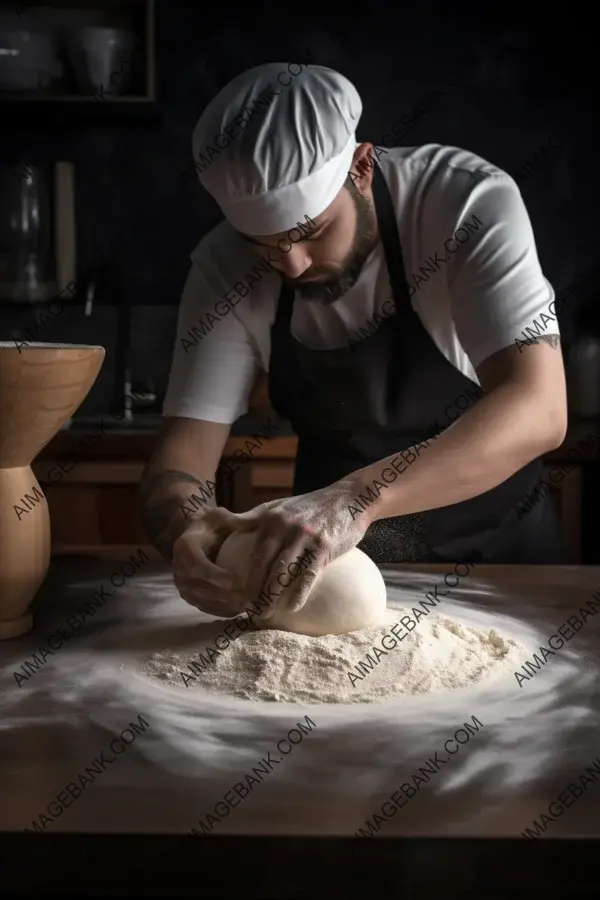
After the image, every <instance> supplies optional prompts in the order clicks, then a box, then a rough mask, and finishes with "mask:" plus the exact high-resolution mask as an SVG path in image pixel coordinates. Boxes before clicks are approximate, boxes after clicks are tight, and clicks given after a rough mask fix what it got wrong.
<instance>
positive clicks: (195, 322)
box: [163, 264, 260, 424]
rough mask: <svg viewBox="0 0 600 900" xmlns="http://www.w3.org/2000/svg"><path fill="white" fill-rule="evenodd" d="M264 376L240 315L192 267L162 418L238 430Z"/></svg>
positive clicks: (182, 303)
mask: <svg viewBox="0 0 600 900" xmlns="http://www.w3.org/2000/svg"><path fill="white" fill-rule="evenodd" d="M259 370H260V364H259V358H258V353H257V351H256V348H255V347H254V345H253V343H252V339H251V337H250V335H249V334H248V331H247V329H246V328H245V326H244V325H243V324H242V323H241V322H240V321H239V319H238V318H237V317H236V315H235V309H234V308H229V307H228V306H227V305H226V304H224V303H223V300H222V299H221V300H219V296H218V295H217V294H216V293H215V292H214V291H213V290H211V288H210V286H209V283H208V279H207V278H206V277H205V275H204V274H203V272H202V270H201V268H200V267H199V266H198V265H197V264H193V265H192V268H191V270H190V272H189V274H188V277H187V280H186V283H185V286H184V289H183V294H182V299H181V304H180V307H179V314H178V320H177V332H176V341H175V349H174V353H173V362H172V364H171V372H170V376H169V383H168V387H167V392H166V395H165V400H164V404H163V415H165V416H181V417H184V418H190V419H205V420H207V421H209V422H219V423H224V424H233V422H235V421H236V419H238V418H239V417H240V416H242V415H244V413H246V412H247V411H248V398H249V396H250V392H251V390H252V387H253V385H254V382H255V380H256V377H257V375H258V372H259Z"/></svg>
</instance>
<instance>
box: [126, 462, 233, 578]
mask: <svg viewBox="0 0 600 900" xmlns="http://www.w3.org/2000/svg"><path fill="white" fill-rule="evenodd" d="M201 484H202V479H200V478H198V477H197V476H195V475H192V474H191V473H190V472H181V471H178V470H175V469H167V470H163V471H159V472H154V473H153V472H149V473H147V474H146V473H145V474H144V476H143V478H142V482H141V485H140V513H141V517H142V523H143V525H144V529H145V531H146V534H147V535H148V537H149V539H150V541H151V542H152V544H153V545H154V547H156V549H157V550H158V552H159V553H160V554H161V555H162V556H163V557H164V558H165V559H166V560H167V562H172V561H173V544H174V543H175V541H176V540H177V538H178V537H179V535H180V534H182V532H183V531H184V530H185V528H186V526H187V524H188V522H189V521H190V519H191V518H193V515H188V514H187V513H186V512H184V507H185V504H186V503H187V502H189V499H190V494H192V493H193V490H194V488H195V489H197V490H202V495H203V496H202V505H203V506H215V505H216V504H215V498H214V495H212V496H207V494H206V493H205V491H204V490H203V489H201V488H200V485H201Z"/></svg>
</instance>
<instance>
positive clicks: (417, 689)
mask: <svg viewBox="0 0 600 900" xmlns="http://www.w3.org/2000/svg"><path fill="white" fill-rule="evenodd" d="M408 612H410V610H405V609H402V608H395V609H389V608H388V610H387V611H386V622H385V624H384V625H379V626H377V627H375V628H367V629H364V630H362V631H355V632H352V633H351V634H345V635H325V636H324V637H308V636H307V635H301V634H292V633H291V632H287V631H276V630H264V631H263V630H260V629H257V630H254V631H253V630H250V629H249V630H248V631H246V632H244V633H243V634H241V635H240V636H239V637H238V638H237V639H236V640H235V641H234V642H233V643H232V644H230V645H229V647H227V649H225V650H223V651H221V652H220V653H218V654H216V653H215V654H214V655H213V656H212V661H211V662H210V663H208V665H207V664H206V662H207V660H206V654H204V656H205V659H204V663H202V662H201V663H200V666H198V664H197V663H198V660H199V654H200V652H201V651H202V650H204V649H205V648H204V647H203V646H198V645H195V646H194V647H188V648H186V649H185V650H183V649H178V650H165V651H162V652H160V653H154V654H153V655H152V656H151V657H149V658H148V659H146V660H145V661H144V662H143V663H142V671H143V673H144V674H145V675H146V676H149V677H150V678H153V679H158V680H159V681H161V682H164V683H168V684H172V685H178V686H179V687H181V688H187V689H188V690H194V689H195V688H200V689H204V690H206V691H210V692H211V693H218V694H229V695H230V696H234V697H240V698H242V699H244V700H268V701H283V702H291V703H294V702H304V703H373V702H376V701H381V700H384V699H386V698H389V697H392V696H394V695H397V694H428V693H433V692H438V691H451V690H455V689H457V688H463V687H470V686H472V685H475V684H478V683H479V682H481V681H484V680H487V679H490V678H492V677H497V676H500V675H507V674H509V673H512V672H514V670H515V669H516V668H518V667H519V665H520V664H521V662H522V659H523V655H524V654H525V653H526V650H525V648H524V647H523V646H521V645H520V644H518V643H517V642H516V641H513V640H510V639H508V638H502V637H501V636H500V635H499V634H497V633H496V632H495V631H493V630H489V631H487V630H484V629H481V628H470V627H467V626H464V625H460V624H459V623H458V622H456V621H454V620H453V619H448V618H446V617H445V616H431V618H430V619H427V620H426V621H424V622H420V623H419V625H418V626H417V627H416V628H415V629H414V631H413V632H411V633H410V634H408V633H404V635H403V629H402V626H399V627H398V628H397V629H396V633H397V634H398V633H400V637H403V640H401V641H399V640H398V639H397V638H396V637H394V635H392V634H391V632H390V628H391V627H392V626H393V625H394V624H395V623H397V622H399V619H400V617H401V616H403V615H404V614H405V613H408ZM220 623H221V628H220V630H222V627H223V626H224V625H225V624H226V621H225V620H223V619H222V620H220ZM386 636H387V637H386ZM382 640H383V644H382ZM394 640H396V646H395V647H393V642H394ZM386 647H388V648H390V647H393V649H387V650H386V649H385V648H386ZM375 650H377V652H375ZM194 663H196V665H195V666H194ZM361 664H362V665H361ZM188 666H191V668H188ZM194 673H195V674H194Z"/></svg>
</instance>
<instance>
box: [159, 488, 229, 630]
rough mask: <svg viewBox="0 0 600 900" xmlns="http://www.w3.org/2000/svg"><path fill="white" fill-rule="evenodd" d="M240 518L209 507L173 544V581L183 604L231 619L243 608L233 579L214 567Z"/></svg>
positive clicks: (220, 509)
mask: <svg viewBox="0 0 600 900" xmlns="http://www.w3.org/2000/svg"><path fill="white" fill-rule="evenodd" d="M237 519H238V516H236V515H234V514H233V513H231V512H229V510H227V509H224V508H223V507H220V506H218V507H207V508H206V509H205V510H204V512H202V513H200V514H199V515H198V516H195V517H194V518H193V519H191V520H190V524H189V525H188V526H187V528H186V529H185V531H184V532H183V533H182V534H181V535H180V536H179V537H178V538H177V540H176V541H175V543H174V544H173V579H174V581H175V587H176V588H177V590H178V591H179V593H180V595H181V597H182V599H183V600H185V601H186V602H187V603H189V604H190V605H191V606H195V607H196V608H197V609H199V610H201V611H202V612H206V613H209V614H210V615H211V616H221V617H224V618H228V617H229V616H234V615H236V614H237V613H239V612H240V611H241V610H243V608H244V603H243V600H242V597H241V595H240V594H239V593H237V591H236V588H239V587H242V586H243V585H239V584H237V582H236V580H235V578H234V576H232V575H230V574H229V572H227V571H225V569H222V568H221V567H220V566H217V565H215V563H214V560H215V558H216V556H217V554H218V552H219V550H220V549H221V545H222V544H223V543H224V542H225V540H226V539H227V538H228V537H229V535H230V534H231V533H232V532H233V531H236V530H237V529H238V527H239V526H238V524H237V521H236V520H237Z"/></svg>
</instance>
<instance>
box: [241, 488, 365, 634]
mask: <svg viewBox="0 0 600 900" xmlns="http://www.w3.org/2000/svg"><path fill="white" fill-rule="evenodd" d="M356 492H357V485H356V483H355V482H354V479H352V478H348V479H343V480H341V481H336V482H335V483H334V484H332V485H329V486H328V487H326V488H322V489H321V490H318V491H311V493H309V494H300V495H299V496H298V497H286V498H285V499H283V500H270V501H269V502H268V503H261V505H260V506H257V507H256V508H255V509H252V510H250V512H247V513H241V514H239V515H237V516H236V518H237V519H238V521H239V523H240V526H241V530H244V531H246V530H248V531H254V530H257V531H258V534H257V538H256V543H255V546H254V551H253V558H252V561H251V566H250V572H249V575H248V581H247V583H246V587H245V589H244V596H245V597H247V598H248V600H249V601H251V602H255V601H256V600H257V599H258V597H259V596H260V595H261V592H263V591H264V594H263V597H265V598H268V600H269V604H270V605H269V608H268V609H267V610H265V611H264V612H261V616H262V617H263V618H265V619H269V618H271V616H272V615H273V613H274V612H275V609H276V608H277V607H278V606H279V605H280V604H281V603H284V604H285V606H286V608H287V609H289V610H290V611H291V612H297V611H298V610H299V609H302V607H303V606H304V604H305V603H306V599H307V597H308V594H309V593H310V590H311V588H312V586H313V584H314V583H315V581H316V579H317V577H318V576H319V575H320V573H321V571H322V569H323V567H324V566H326V565H327V564H328V563H330V562H331V561H332V560H334V559H336V558H337V557H338V556H341V555H342V554H343V553H347V551H348V550H351V549H352V548H353V547H355V546H356V545H357V544H358V543H359V541H360V540H361V539H362V537H363V535H364V533H365V531H366V530H367V528H368V526H369V525H370V517H369V516H368V515H367V514H366V513H365V515H364V516H357V517H356V518H355V519H354V520H353V519H352V516H351V514H350V512H349V510H348V505H349V504H350V503H351V502H352V500H353V499H354V498H355V497H356Z"/></svg>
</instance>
